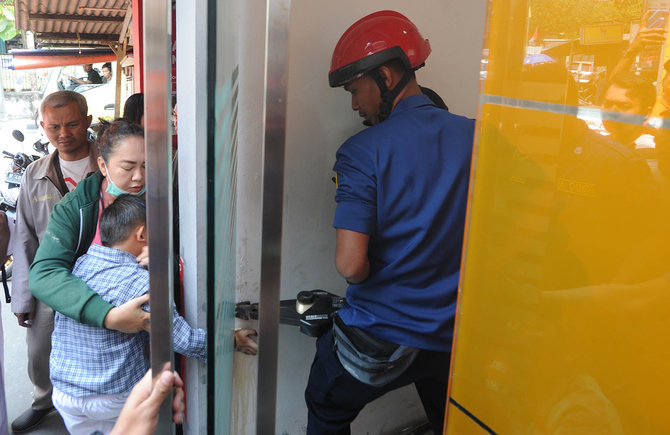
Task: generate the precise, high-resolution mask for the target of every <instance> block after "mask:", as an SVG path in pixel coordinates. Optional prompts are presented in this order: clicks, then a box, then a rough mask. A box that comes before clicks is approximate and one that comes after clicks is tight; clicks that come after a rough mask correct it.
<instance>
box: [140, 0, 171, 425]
mask: <svg viewBox="0 0 670 435" xmlns="http://www.w3.org/2000/svg"><path fill="white" fill-rule="evenodd" d="M171 19H172V1H171V0H162V1H161V0H145V1H144V48H145V49H144V74H145V78H146V79H145V80H144V83H145V89H144V113H145V116H144V123H145V124H144V125H145V137H146V140H145V150H146V163H147V171H146V177H147V194H146V198H147V230H148V238H149V245H150V249H149V263H150V264H151V269H150V281H149V284H150V287H151V299H150V303H151V367H152V370H153V373H154V374H156V373H158V372H159V371H160V370H161V369H162V367H163V366H164V365H165V363H166V362H169V363H170V364H172V288H173V282H172V281H173V279H172V276H173V275H172V244H173V242H172V162H171V160H172V159H171V157H172V144H171V137H170V135H169V133H170V131H171V128H170V125H169V122H168V121H169V117H170V114H171V113H170V109H171V107H170V104H169V103H168V98H169V96H170V92H171V82H170V73H171V54H172V51H171V33H172V25H171ZM149 107H150V108H151V110H147V108H149ZM156 433H159V434H170V433H174V425H173V424H172V397H171V395H170V397H169V398H168V399H166V400H165V401H164V402H163V405H162V407H161V409H160V414H159V421H158V426H157V427H156Z"/></svg>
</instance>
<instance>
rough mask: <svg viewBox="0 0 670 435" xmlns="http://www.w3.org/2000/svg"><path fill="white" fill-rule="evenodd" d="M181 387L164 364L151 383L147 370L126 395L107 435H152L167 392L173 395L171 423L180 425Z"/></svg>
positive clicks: (176, 376) (182, 406)
mask: <svg viewBox="0 0 670 435" xmlns="http://www.w3.org/2000/svg"><path fill="white" fill-rule="evenodd" d="M183 386H184V383H183V382H182V380H181V378H180V377H179V375H178V374H177V372H171V371H170V364H169V363H166V364H165V366H164V367H163V370H162V371H161V373H160V375H159V376H157V377H156V379H153V380H152V378H151V369H149V371H148V372H147V374H146V375H144V377H143V378H142V380H140V381H139V382H138V383H137V385H135V387H133V390H132V391H131V392H130V396H128V399H127V400H126V404H125V405H124V406H123V410H121V415H119V419H118V420H117V421H116V424H115V425H114V429H113V430H112V432H111V434H110V435H150V434H153V433H154V431H155V430H156V426H157V425H158V410H159V409H160V407H161V404H162V403H163V400H165V398H166V397H167V396H168V394H169V393H170V391H174V399H173V400H172V410H173V416H172V420H173V421H174V422H175V423H183V422H184V390H183Z"/></svg>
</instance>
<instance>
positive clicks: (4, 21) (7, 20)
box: [0, 0, 19, 41]
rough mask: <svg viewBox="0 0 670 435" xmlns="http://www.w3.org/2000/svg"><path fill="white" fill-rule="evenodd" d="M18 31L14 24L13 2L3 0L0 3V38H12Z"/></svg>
mask: <svg viewBox="0 0 670 435" xmlns="http://www.w3.org/2000/svg"><path fill="white" fill-rule="evenodd" d="M18 33H19V31H18V30H16V26H15V24H14V2H12V1H6V0H4V1H2V2H1V3H0V39H3V40H5V41H6V40H8V39H12V38H13V37H15V36H16V35H17V34H18Z"/></svg>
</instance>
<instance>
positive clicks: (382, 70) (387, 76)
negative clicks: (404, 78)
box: [377, 65, 396, 89]
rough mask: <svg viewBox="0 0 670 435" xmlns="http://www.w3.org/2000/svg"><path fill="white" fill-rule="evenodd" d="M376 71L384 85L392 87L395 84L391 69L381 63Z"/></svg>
mask: <svg viewBox="0 0 670 435" xmlns="http://www.w3.org/2000/svg"><path fill="white" fill-rule="evenodd" d="M377 71H378V72H379V76H380V77H381V78H382V80H384V83H386V87H387V88H389V89H393V87H394V86H395V85H396V81H395V76H394V74H393V70H392V69H391V68H389V67H388V66H387V65H382V66H380V67H379V69H378V70H377Z"/></svg>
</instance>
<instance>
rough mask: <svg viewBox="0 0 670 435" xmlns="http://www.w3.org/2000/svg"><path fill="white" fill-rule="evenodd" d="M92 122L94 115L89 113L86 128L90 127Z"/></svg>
mask: <svg viewBox="0 0 670 435" xmlns="http://www.w3.org/2000/svg"><path fill="white" fill-rule="evenodd" d="M91 122H93V115H88V116H87V117H86V128H89V127H90V126H91Z"/></svg>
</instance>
